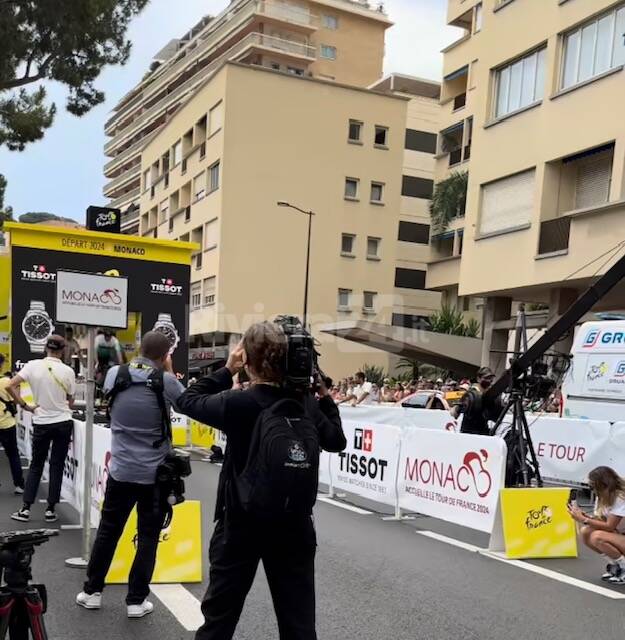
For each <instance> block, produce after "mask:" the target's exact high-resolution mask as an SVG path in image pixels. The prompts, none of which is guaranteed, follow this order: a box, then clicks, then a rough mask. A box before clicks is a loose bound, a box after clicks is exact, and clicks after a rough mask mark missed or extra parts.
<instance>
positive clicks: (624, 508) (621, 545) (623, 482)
mask: <svg viewBox="0 0 625 640" xmlns="http://www.w3.org/2000/svg"><path fill="white" fill-rule="evenodd" d="M588 484H589V485H590V488H591V489H592V490H593V491H594V493H595V494H596V496H597V503H596V509H595V515H594V516H590V515H587V514H585V513H584V512H583V511H582V510H581V509H580V508H579V507H578V506H577V505H576V504H574V503H573V504H569V507H568V509H569V513H570V514H571V517H572V518H573V519H574V520H576V521H577V522H579V523H580V524H582V525H583V526H582V528H581V535H582V539H583V541H584V544H585V545H586V546H587V547H589V548H590V549H592V550H593V551H596V552H597V553H600V554H601V555H602V556H603V557H604V558H606V560H607V561H608V565H607V567H606V572H605V573H604V574H603V575H602V576H601V579H602V580H605V581H606V582H610V583H612V584H625V556H624V555H623V554H624V553H625V479H623V478H621V477H620V476H619V475H618V474H617V473H616V471H614V469H611V468H610V467H596V468H595V469H593V470H592V471H591V472H590V473H589V474H588Z"/></svg>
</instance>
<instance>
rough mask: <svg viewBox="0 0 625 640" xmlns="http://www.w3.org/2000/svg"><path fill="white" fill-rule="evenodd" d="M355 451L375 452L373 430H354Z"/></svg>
mask: <svg viewBox="0 0 625 640" xmlns="http://www.w3.org/2000/svg"><path fill="white" fill-rule="evenodd" d="M354 449H358V450H359V451H367V452H368V453H371V451H373V431H372V430H371V429H355V430H354Z"/></svg>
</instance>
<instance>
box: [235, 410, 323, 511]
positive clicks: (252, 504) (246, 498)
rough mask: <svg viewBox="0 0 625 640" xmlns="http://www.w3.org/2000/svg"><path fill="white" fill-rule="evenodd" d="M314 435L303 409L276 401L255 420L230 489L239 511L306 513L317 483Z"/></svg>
mask: <svg viewBox="0 0 625 640" xmlns="http://www.w3.org/2000/svg"><path fill="white" fill-rule="evenodd" d="M319 451H320V446H319V434H318V431H317V427H316V426H315V424H314V422H313V421H312V420H311V418H310V417H309V416H308V415H307V414H306V411H305V409H304V406H303V405H302V404H301V403H300V402H297V401H296V400H293V399H283V400H278V402H276V403H275V404H273V405H271V406H270V407H268V408H266V409H264V410H263V411H262V412H261V414H260V415H259V416H258V419H257V420H256V424H255V426H254V431H253V433H252V442H251V445H250V451H249V455H248V458H247V463H246V465H245V468H244V469H243V471H242V472H241V473H240V474H239V475H238V476H237V477H236V487H237V492H238V496H239V501H240V503H241V506H242V507H243V510H244V511H246V512H247V513H249V514H252V515H255V516H259V517H276V516H278V517H279V516H284V515H287V514H298V515H310V514H311V513H312V508H313V506H314V505H315V502H316V500H317V488H318V482H319Z"/></svg>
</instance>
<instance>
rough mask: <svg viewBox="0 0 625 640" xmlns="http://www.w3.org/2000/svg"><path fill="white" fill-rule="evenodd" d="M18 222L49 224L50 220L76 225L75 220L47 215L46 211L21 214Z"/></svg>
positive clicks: (51, 214) (52, 214)
mask: <svg viewBox="0 0 625 640" xmlns="http://www.w3.org/2000/svg"><path fill="white" fill-rule="evenodd" d="M18 220H19V221H20V222H25V223H28V224H37V223H39V222H49V221H50V220H60V221H62V222H73V223H76V221H75V220H72V219H71V218H63V217H61V216H57V215H55V214H54V213H47V212H46V211H29V212H28V213H23V214H22V215H21V216H20V217H19V218H18Z"/></svg>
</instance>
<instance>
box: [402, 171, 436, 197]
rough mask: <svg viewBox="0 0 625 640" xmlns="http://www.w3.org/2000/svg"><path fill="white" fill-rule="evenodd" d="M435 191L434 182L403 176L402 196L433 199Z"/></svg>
mask: <svg viewBox="0 0 625 640" xmlns="http://www.w3.org/2000/svg"><path fill="white" fill-rule="evenodd" d="M433 191H434V181H433V180H427V179H426V178H416V177H415V176H403V177H402V183H401V194H402V196H408V197H410V198H427V199H429V198H431V197H432V192H433Z"/></svg>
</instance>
